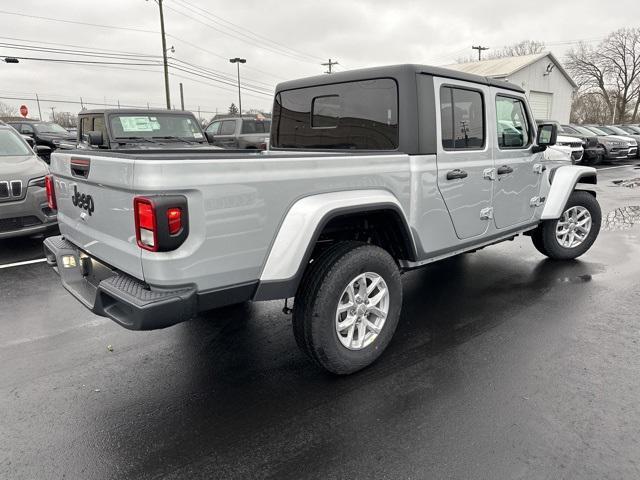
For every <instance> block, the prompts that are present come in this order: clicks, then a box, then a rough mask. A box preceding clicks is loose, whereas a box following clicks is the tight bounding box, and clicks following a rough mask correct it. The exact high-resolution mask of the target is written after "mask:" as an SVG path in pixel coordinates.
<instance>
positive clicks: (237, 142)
mask: <svg viewBox="0 0 640 480" xmlns="http://www.w3.org/2000/svg"><path fill="white" fill-rule="evenodd" d="M270 131H271V120H270V119H267V118H259V117H254V116H252V117H247V116H244V117H229V118H216V119H214V120H213V121H212V122H211V123H210V124H209V125H208V126H207V128H206V129H205V132H206V135H207V139H208V140H209V143H211V144H213V145H216V146H218V147H222V148H230V149H241V150H244V149H258V150H265V149H266V148H267V142H268V141H269V132H270Z"/></svg>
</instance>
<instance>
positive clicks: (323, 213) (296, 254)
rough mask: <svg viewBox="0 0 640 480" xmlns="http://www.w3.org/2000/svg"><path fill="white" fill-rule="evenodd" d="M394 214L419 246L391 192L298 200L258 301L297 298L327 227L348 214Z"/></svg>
mask: <svg viewBox="0 0 640 480" xmlns="http://www.w3.org/2000/svg"><path fill="white" fill-rule="evenodd" d="M373 210H393V211H395V212H396V213H397V214H398V215H399V217H400V219H401V221H402V223H403V227H404V230H405V232H403V233H404V235H405V236H408V238H409V240H410V248H411V252H412V255H415V251H416V249H415V243H414V240H413V236H412V235H411V229H410V228H409V224H408V222H407V219H406V216H405V214H404V210H403V209H402V206H401V205H400V202H399V201H398V199H397V198H396V197H395V196H394V195H393V194H392V193H391V192H389V191H387V190H351V191H341V192H331V193H322V194H317V195H310V196H307V197H304V198H301V199H299V200H297V201H296V202H295V203H294V204H293V205H292V206H291V208H290V209H289V211H288V212H287V214H286V215H285V217H284V220H283V221H282V223H281V225H280V228H279V229H278V233H277V235H276V237H275V240H274V242H273V244H272V246H271V249H270V251H269V254H268V256H267V259H266V261H265V263H264V268H263V269H262V272H261V274H260V284H259V286H258V289H257V291H256V294H255V296H254V300H272V299H278V298H289V297H292V296H294V295H295V292H296V290H297V288H298V285H299V283H300V280H301V279H302V275H303V274H304V270H305V266H306V264H307V263H308V262H309V257H310V255H311V253H312V250H313V246H314V245H315V242H316V240H317V238H318V236H319V235H320V233H321V232H322V229H323V228H324V227H325V225H326V224H327V223H328V222H329V221H330V220H331V219H333V218H336V217H337V216H340V215H344V214H347V213H356V212H365V211H373Z"/></svg>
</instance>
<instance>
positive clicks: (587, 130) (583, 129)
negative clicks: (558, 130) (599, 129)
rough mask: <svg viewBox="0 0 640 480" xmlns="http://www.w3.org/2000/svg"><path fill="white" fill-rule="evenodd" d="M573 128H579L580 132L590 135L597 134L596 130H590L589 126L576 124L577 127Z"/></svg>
mask: <svg viewBox="0 0 640 480" xmlns="http://www.w3.org/2000/svg"><path fill="white" fill-rule="evenodd" d="M573 128H575V129H576V130H578V131H579V132H580V133H582V134H584V135H589V136H591V135H594V134H595V132H592V131H591V130H589V129H588V128H586V127H581V126H580V125H576V126H575V127H573Z"/></svg>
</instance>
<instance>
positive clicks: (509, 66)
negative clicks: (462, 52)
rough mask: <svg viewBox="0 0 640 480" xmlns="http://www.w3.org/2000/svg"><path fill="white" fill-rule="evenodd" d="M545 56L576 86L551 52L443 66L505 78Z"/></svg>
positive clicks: (475, 73)
mask: <svg viewBox="0 0 640 480" xmlns="http://www.w3.org/2000/svg"><path fill="white" fill-rule="evenodd" d="M545 57H548V58H549V59H550V60H551V61H552V62H553V63H554V64H555V66H556V68H557V69H558V70H559V71H560V72H561V73H562V74H563V75H564V76H565V77H566V78H567V80H568V81H569V83H571V85H572V86H573V88H578V85H576V83H575V82H574V81H573V79H572V78H571V76H570V75H569V74H568V73H567V71H566V70H565V69H564V68H563V67H562V65H561V64H560V62H559V61H558V59H557V58H556V57H555V56H554V55H553V54H552V53H551V52H542V53H536V54H532V55H520V56H516V57H503V58H492V59H490V60H480V61H478V62H466V63H456V64H453V65H447V66H446V67H445V68H450V69H453V70H457V71H459V72H465V73H471V74H474V75H483V76H486V77H491V78H507V77H509V76H510V75H513V74H514V73H516V72H519V71H520V70H522V69H523V68H526V67H528V66H529V65H533V64H534V63H536V62H537V61H538V60H540V59H541V58H545Z"/></svg>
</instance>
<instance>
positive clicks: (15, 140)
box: [0, 129, 31, 157]
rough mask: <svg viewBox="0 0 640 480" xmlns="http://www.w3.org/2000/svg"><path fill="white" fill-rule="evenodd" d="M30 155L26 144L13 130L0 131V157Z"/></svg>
mask: <svg viewBox="0 0 640 480" xmlns="http://www.w3.org/2000/svg"><path fill="white" fill-rule="evenodd" d="M15 155H31V150H30V149H29V146H28V145H27V143H26V142H25V141H24V140H22V138H20V135H19V134H18V133H17V132H16V131H14V130H13V129H11V130H9V129H1V130H0V157H8V156H15Z"/></svg>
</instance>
